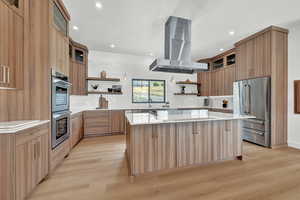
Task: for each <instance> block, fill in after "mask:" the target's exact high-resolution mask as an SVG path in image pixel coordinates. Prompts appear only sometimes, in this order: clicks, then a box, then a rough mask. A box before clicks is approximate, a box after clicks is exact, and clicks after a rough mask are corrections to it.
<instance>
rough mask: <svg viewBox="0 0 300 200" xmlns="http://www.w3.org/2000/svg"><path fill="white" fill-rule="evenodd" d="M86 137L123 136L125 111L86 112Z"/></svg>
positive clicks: (84, 115)
mask: <svg viewBox="0 0 300 200" xmlns="http://www.w3.org/2000/svg"><path fill="white" fill-rule="evenodd" d="M83 117H84V137H89V136H104V135H113V134H122V133H124V131H125V127H124V126H125V111H123V110H111V111H110V110H91V111H85V112H84V114H83Z"/></svg>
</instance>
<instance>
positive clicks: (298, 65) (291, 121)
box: [288, 21, 300, 149]
mask: <svg viewBox="0 0 300 200" xmlns="http://www.w3.org/2000/svg"><path fill="white" fill-rule="evenodd" d="M288 29H289V30H290V33H289V49H288V50H289V57H288V62H289V67H288V144H289V146H292V147H296V148H299V149H300V115H299V114H298V115H297V114H294V80H300V21H298V22H295V23H293V24H291V25H289V26H288Z"/></svg>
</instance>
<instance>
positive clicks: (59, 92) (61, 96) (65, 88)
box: [52, 78, 71, 112]
mask: <svg viewBox="0 0 300 200" xmlns="http://www.w3.org/2000/svg"><path fill="white" fill-rule="evenodd" d="M52 84H53V85H52V112H59V111H64V110H69V108H70V86H71V84H70V83H68V82H66V81H62V80H59V79H56V78H53V83H52Z"/></svg>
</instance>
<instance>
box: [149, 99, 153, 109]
mask: <svg viewBox="0 0 300 200" xmlns="http://www.w3.org/2000/svg"><path fill="white" fill-rule="evenodd" d="M151 103H152V99H150V100H149V103H148V108H152V105H151Z"/></svg>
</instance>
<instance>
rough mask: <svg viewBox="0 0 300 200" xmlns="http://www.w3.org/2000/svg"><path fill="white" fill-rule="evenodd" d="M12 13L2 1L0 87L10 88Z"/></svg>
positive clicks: (0, 16)
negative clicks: (9, 61) (9, 60)
mask: <svg viewBox="0 0 300 200" xmlns="http://www.w3.org/2000/svg"><path fill="white" fill-rule="evenodd" d="M11 14H12V11H11V10H10V9H9V7H8V5H7V4H6V3H4V2H3V1H0V87H8V84H9V83H8V81H7V78H8V74H7V71H8V70H9V63H8V52H9V51H8V47H9V33H10V31H9V23H8V22H9V19H10V15H11Z"/></svg>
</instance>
